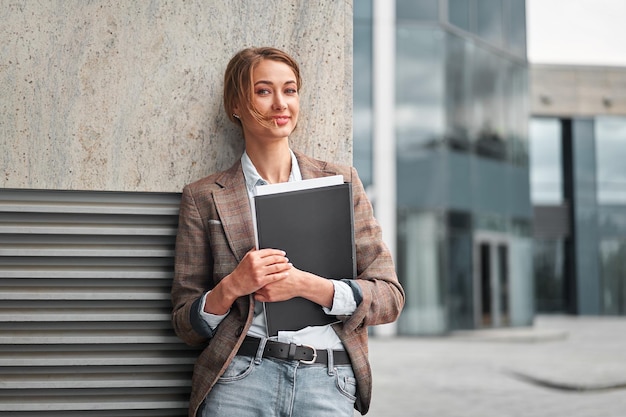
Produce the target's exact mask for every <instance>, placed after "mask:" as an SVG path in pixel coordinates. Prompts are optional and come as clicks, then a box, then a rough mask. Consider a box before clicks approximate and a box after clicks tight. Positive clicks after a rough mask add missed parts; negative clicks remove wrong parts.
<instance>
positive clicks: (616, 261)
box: [600, 239, 626, 314]
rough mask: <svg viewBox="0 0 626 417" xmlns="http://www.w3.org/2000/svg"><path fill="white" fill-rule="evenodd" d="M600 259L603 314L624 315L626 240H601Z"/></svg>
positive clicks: (625, 298) (625, 310)
mask: <svg viewBox="0 0 626 417" xmlns="http://www.w3.org/2000/svg"><path fill="white" fill-rule="evenodd" d="M600 257H601V262H602V268H601V271H602V301H603V304H604V313H605V314H626V240H624V239H621V240H620V239H604V240H602V242H600Z"/></svg>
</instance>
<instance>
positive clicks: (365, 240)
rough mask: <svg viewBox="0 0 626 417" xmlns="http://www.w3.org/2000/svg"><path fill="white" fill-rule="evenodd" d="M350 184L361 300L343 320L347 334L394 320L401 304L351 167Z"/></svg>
mask: <svg viewBox="0 0 626 417" xmlns="http://www.w3.org/2000/svg"><path fill="white" fill-rule="evenodd" d="M351 181H352V192H353V199H354V234H355V244H356V258H357V279H356V280H355V281H354V282H355V283H356V284H358V285H359V287H360V288H361V294H362V297H363V298H362V301H361V303H360V304H359V305H358V307H357V309H356V310H355V311H354V313H353V314H352V315H351V316H348V317H346V318H345V320H346V321H345V322H344V330H345V331H348V332H350V331H353V330H356V329H357V328H360V327H363V326H373V325H378V324H384V323H390V322H393V321H395V320H397V318H398V317H399V315H400V312H401V311H402V308H403V306H404V301H405V295H404V290H403V289H402V286H401V285H400V283H399V281H398V277H397V274H396V270H395V266H394V263H393V259H392V257H391V253H390V252H389V249H388V248H387V246H386V245H385V244H384V242H383V240H382V231H381V228H380V225H379V224H378V222H377V221H376V219H375V218H374V212H373V209H372V205H371V203H370V201H369V199H368V198H367V194H366V193H365V189H364V187H363V183H362V182H361V180H360V178H359V176H358V174H357V172H356V170H355V169H354V168H351Z"/></svg>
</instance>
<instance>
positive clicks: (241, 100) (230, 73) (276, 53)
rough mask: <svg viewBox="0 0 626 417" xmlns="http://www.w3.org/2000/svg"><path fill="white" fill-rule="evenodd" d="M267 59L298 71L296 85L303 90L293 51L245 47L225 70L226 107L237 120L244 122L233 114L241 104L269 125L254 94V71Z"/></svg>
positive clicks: (230, 115) (241, 106) (229, 116)
mask: <svg viewBox="0 0 626 417" xmlns="http://www.w3.org/2000/svg"><path fill="white" fill-rule="evenodd" d="M265 59H269V60H272V61H278V62H282V63H284V64H287V65H288V66H289V68H291V70H292V71H293V73H294V74H295V76H296V87H297V88H298V90H300V86H301V85H302V79H301V77H300V68H299V67H298V63H297V62H296V60H295V59H293V58H292V57H291V56H290V55H289V54H287V53H286V52H283V51H281V50H280V49H276V48H271V47H262V48H246V49H242V50H241V51H239V52H237V53H236V54H235V56H233V57H232V58H231V60H230V61H229V62H228V65H227V66H226V71H225V72H224V109H225V110H226V114H227V115H228V118H229V119H230V120H231V121H232V122H233V123H238V124H241V121H240V120H238V119H237V118H236V117H235V116H234V114H233V110H234V108H235V106H236V105H239V107H240V108H245V109H246V110H248V112H250V114H251V115H252V117H254V118H255V119H256V120H257V121H258V122H259V123H261V124H263V125H268V122H267V121H266V120H265V118H264V117H263V114H261V113H259V111H258V110H257V109H256V108H254V106H253V104H252V100H253V97H254V87H253V85H252V84H253V80H252V72H253V71H254V68H255V67H256V66H257V65H258V64H259V62H261V61H263V60H265Z"/></svg>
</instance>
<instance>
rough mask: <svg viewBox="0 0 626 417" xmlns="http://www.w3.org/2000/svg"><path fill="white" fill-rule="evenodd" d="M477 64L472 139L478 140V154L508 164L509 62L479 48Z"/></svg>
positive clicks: (476, 55) (473, 74)
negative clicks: (506, 110) (507, 74)
mask: <svg viewBox="0 0 626 417" xmlns="http://www.w3.org/2000/svg"><path fill="white" fill-rule="evenodd" d="M473 63H474V65H473V70H472V87H473V92H474V100H473V104H474V123H473V126H472V137H473V138H474V140H475V149H476V153H477V154H478V155H481V156H484V157H487V158H492V159H497V160H505V159H506V156H507V148H506V143H505V131H506V129H505V121H504V108H505V102H504V86H505V78H504V75H505V71H504V68H505V60H504V59H502V58H500V57H498V56H497V55H495V54H493V53H491V52H490V51H487V50H486V49H483V48H476V49H475V53H474V60H473ZM506 104H507V105H508V103H506Z"/></svg>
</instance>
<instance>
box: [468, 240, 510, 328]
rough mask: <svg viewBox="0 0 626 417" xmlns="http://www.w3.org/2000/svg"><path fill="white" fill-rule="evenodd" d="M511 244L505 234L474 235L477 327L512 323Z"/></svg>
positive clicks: (475, 314)
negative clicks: (510, 308) (509, 260)
mask: <svg viewBox="0 0 626 417" xmlns="http://www.w3.org/2000/svg"><path fill="white" fill-rule="evenodd" d="M508 258H509V243H508V241H507V237H506V236H505V235H501V234H496V233H482V232H481V233H478V234H476V235H475V236H474V301H475V302H474V306H475V311H474V317H475V325H476V328H487V327H502V326H507V325H509V323H510V311H509V305H510V299H509V297H510V293H509V275H510V274H509V262H508Z"/></svg>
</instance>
